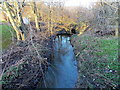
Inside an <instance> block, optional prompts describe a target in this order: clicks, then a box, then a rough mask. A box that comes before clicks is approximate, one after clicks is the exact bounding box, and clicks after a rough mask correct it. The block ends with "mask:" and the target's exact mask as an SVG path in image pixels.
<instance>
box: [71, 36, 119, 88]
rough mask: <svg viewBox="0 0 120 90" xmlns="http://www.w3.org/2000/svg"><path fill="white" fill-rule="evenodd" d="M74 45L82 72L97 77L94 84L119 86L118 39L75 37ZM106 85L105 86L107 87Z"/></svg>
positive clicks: (111, 37)
mask: <svg viewBox="0 0 120 90" xmlns="http://www.w3.org/2000/svg"><path fill="white" fill-rule="evenodd" d="M73 39H74V40H75V42H74V43H73V45H74V46H75V49H76V50H77V52H80V54H79V56H77V59H78V60H81V57H82V60H84V61H81V66H80V67H79V68H80V71H81V72H83V74H84V75H86V76H89V77H91V75H95V74H96V73H97V74H98V75H97V76H96V75H95V76H94V78H97V79H96V80H95V81H94V82H97V83H100V84H102V85H105V83H106V85H107V84H108V83H110V84H109V85H110V86H112V87H115V86H117V85H118V84H119V82H120V81H119V74H118V72H119V68H118V66H119V65H120V64H119V62H118V39H117V38H115V37H113V36H110V37H94V36H89V35H81V36H77V37H76V36H74V37H73ZM106 85H105V86H106Z"/></svg>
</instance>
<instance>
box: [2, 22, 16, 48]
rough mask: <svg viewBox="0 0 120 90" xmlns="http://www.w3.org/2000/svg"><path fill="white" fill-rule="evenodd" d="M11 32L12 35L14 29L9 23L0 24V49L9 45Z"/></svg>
mask: <svg viewBox="0 0 120 90" xmlns="http://www.w3.org/2000/svg"><path fill="white" fill-rule="evenodd" d="M12 34H13V35H14V30H13V28H12V27H11V26H10V25H7V24H4V25H2V24H1V25H0V37H1V38H0V41H1V42H0V45H2V49H6V48H7V47H9V45H10V44H11V42H12Z"/></svg>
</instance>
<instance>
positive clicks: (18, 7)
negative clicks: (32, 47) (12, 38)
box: [16, 1, 26, 40]
mask: <svg viewBox="0 0 120 90" xmlns="http://www.w3.org/2000/svg"><path fill="white" fill-rule="evenodd" d="M16 5H17V16H18V21H19V26H20V27H21V28H20V29H21V31H22V33H21V38H22V40H25V35H24V34H25V30H26V27H25V24H24V22H23V19H22V14H21V11H20V4H19V2H18V1H17V2H16Z"/></svg>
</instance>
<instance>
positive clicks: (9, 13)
mask: <svg viewBox="0 0 120 90" xmlns="http://www.w3.org/2000/svg"><path fill="white" fill-rule="evenodd" d="M4 6H5V8H6V13H7V15H8V17H9V20H10V23H11V24H12V26H13V28H14V30H15V32H16V35H17V40H21V31H20V30H19V28H18V27H17V25H16V24H15V21H14V19H13V16H12V14H11V12H10V9H9V6H8V3H7V2H4Z"/></svg>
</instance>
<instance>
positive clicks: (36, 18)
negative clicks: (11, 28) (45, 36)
mask: <svg viewBox="0 0 120 90" xmlns="http://www.w3.org/2000/svg"><path fill="white" fill-rule="evenodd" d="M32 9H33V12H34V16H35V24H36V28H37V30H40V28H39V22H38V13H37V7H36V3H35V1H34V2H33V5H32Z"/></svg>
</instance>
